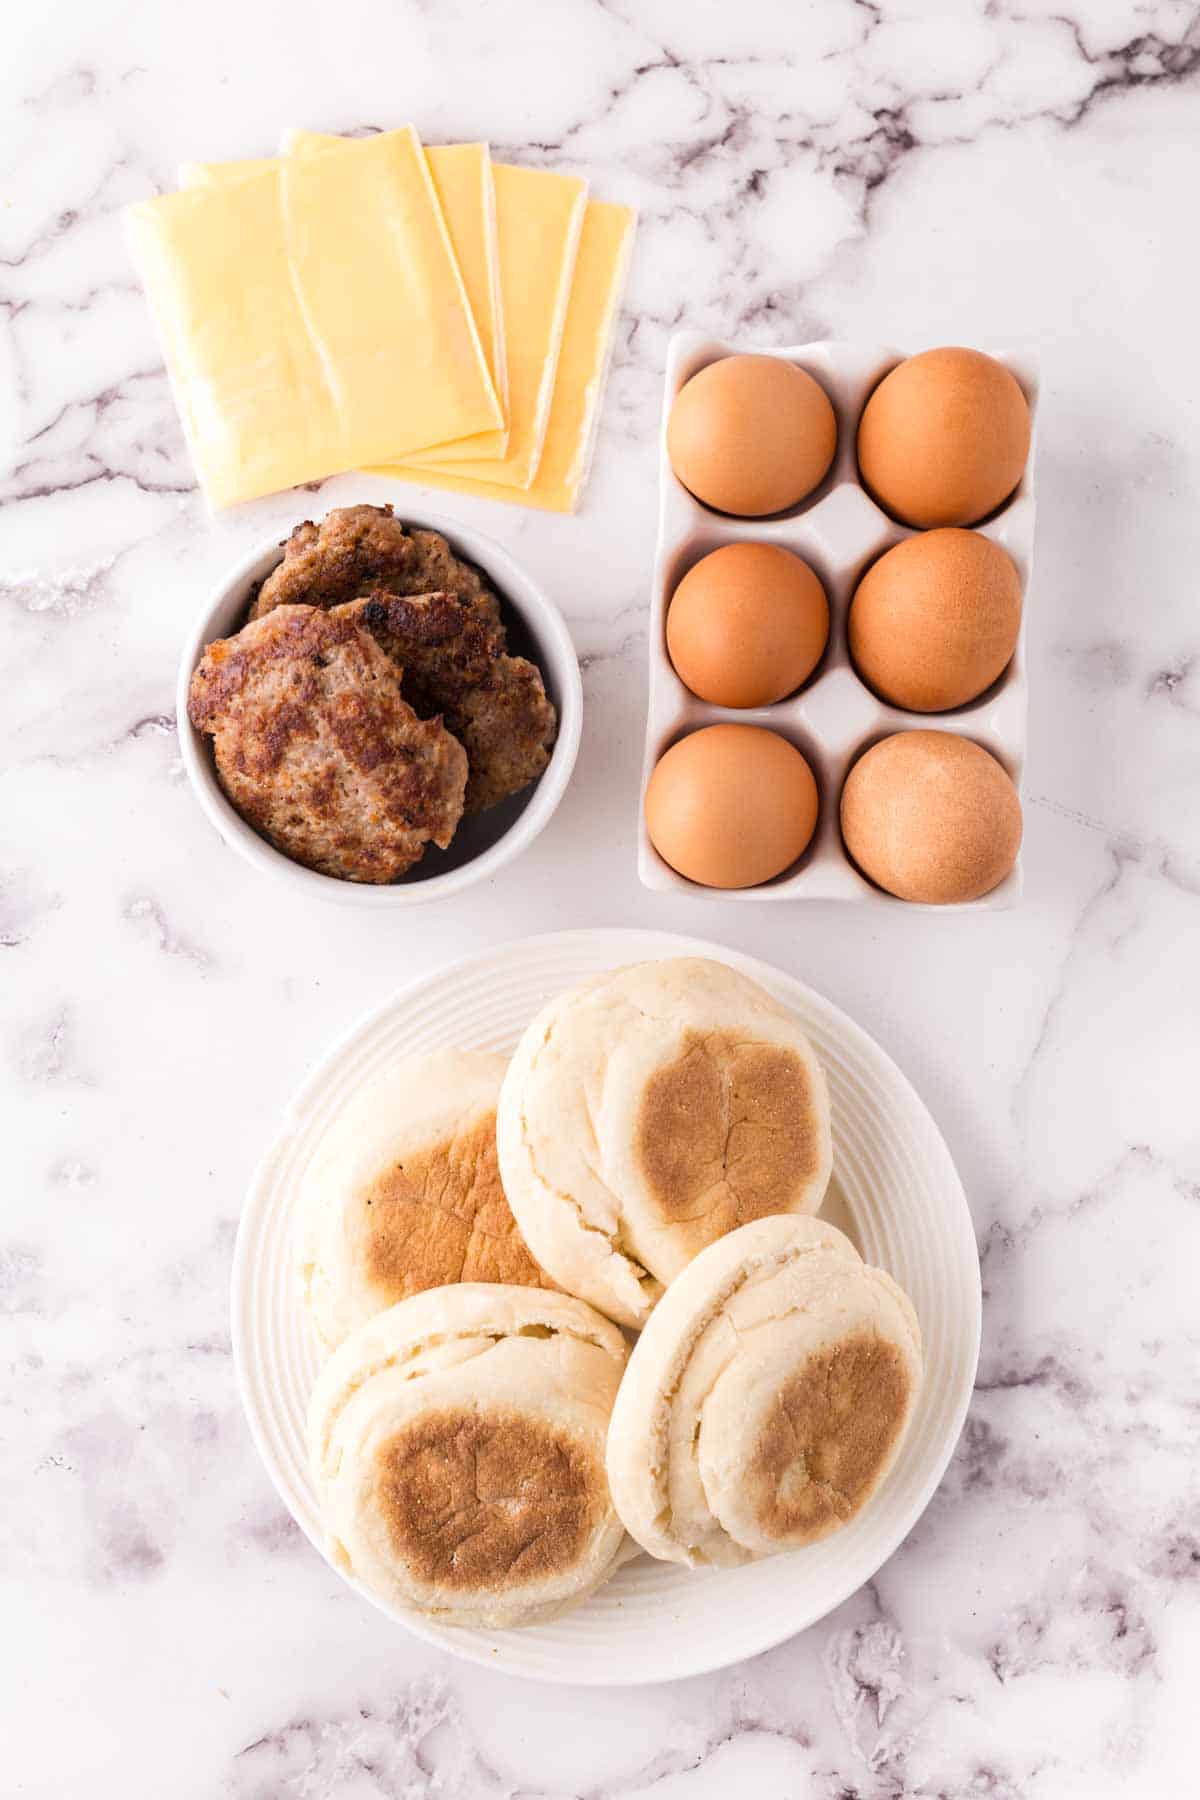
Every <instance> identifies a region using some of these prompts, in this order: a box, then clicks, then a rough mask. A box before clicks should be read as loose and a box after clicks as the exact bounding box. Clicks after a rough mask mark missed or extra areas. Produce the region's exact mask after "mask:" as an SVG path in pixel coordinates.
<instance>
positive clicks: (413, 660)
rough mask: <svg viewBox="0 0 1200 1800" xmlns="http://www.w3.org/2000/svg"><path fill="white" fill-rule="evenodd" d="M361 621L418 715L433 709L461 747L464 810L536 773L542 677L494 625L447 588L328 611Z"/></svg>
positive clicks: (542, 758)
mask: <svg viewBox="0 0 1200 1800" xmlns="http://www.w3.org/2000/svg"><path fill="white" fill-rule="evenodd" d="M336 613H337V615H339V616H340V615H344V616H345V617H347V618H351V619H354V620H355V621H357V623H358V624H359V625H362V626H364V627H365V628H366V629H367V630H368V631H369V632H370V633H371V636H372V637H373V638H374V639H375V640H376V642H377V643H379V644H380V645H381V646H382V648H383V649H384V650H385V651H386V652H387V654H388V655H389V656H390V657H391V658H392V660H393V662H395V663H396V664H398V665H399V667H400V668H401V669H402V670H403V671H404V693H405V698H406V699H407V700H409V701H410V703H411V704H412V706H413V707H414V709H415V710H416V712H417V713H418V714H419V715H420V717H421V718H432V717H433V716H434V715H435V714H438V713H440V714H441V715H442V717H443V718H444V720H445V722H446V726H447V728H448V729H449V730H450V731H452V732H453V733H454V735H455V737H456V738H457V739H458V740H459V742H460V743H461V744H462V746H463V748H464V750H465V751H466V753H467V764H468V767H469V769H470V773H469V775H468V776H467V792H466V799H465V802H464V810H465V811H466V812H468V813H477V812H482V811H483V810H484V808H485V807H488V806H494V805H495V804H496V802H497V801H498V800H503V799H504V798H505V797H506V796H507V795H509V794H514V793H516V792H517V790H518V789H519V788H523V787H525V786H527V785H528V783H529V782H531V781H533V780H534V779H535V777H536V776H538V775H540V774H541V772H542V770H543V769H544V768H545V767H546V764H547V763H548V762H549V760H550V751H551V748H552V746H553V744H554V734H555V731H556V729H557V725H558V719H557V715H556V714H555V711H554V707H553V706H552V704H551V702H550V701H549V700H548V699H547V697H546V690H545V688H544V687H543V685H542V677H541V675H540V673H539V672H538V670H537V669H536V668H535V667H534V665H533V664H532V663H531V662H527V661H526V660H525V658H524V657H523V656H509V655H508V654H507V652H506V650H505V640H504V627H503V626H502V625H501V624H499V622H498V621H497V620H495V619H493V617H492V615H491V613H490V612H489V611H488V609H487V607H486V606H485V605H483V604H481V603H480V602H479V601H471V600H468V599H464V598H462V597H460V596H458V595H456V594H417V595H399V594H388V593H382V592H380V593H376V594H371V595H369V596H367V597H366V598H364V599H361V600H352V601H351V602H350V603H349V604H348V605H346V606H339V607H338V608H337V609H336Z"/></svg>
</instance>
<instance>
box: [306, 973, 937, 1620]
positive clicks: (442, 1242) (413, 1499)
mask: <svg viewBox="0 0 1200 1800" xmlns="http://www.w3.org/2000/svg"><path fill="white" fill-rule="evenodd" d="M831 1168H832V1143H831V1134H830V1118H829V1098H828V1093H827V1088H826V1082H825V1076H824V1072H823V1070H822V1069H821V1066H820V1064H819V1062H818V1061H817V1058H816V1056H815V1054H814V1052H813V1049H812V1046H811V1044H810V1043H809V1041H808V1039H807V1037H806V1036H805V1034H804V1032H803V1031H802V1030H801V1028H800V1026H799V1024H798V1022H797V1021H796V1019H795V1018H794V1017H793V1016H792V1015H791V1014H790V1013H789V1012H788V1011H787V1010H786V1009H785V1008H784V1007H782V1006H781V1005H779V1004H778V1003H777V1002H776V1001H775V1000H774V999H772V998H771V996H770V995H768V994H767V993H765V992H764V991H763V990H762V989H761V988H760V987H759V986H758V985H757V984H756V983H755V982H753V981H751V980H749V979H748V978H747V977H746V976H745V975H743V974H741V973H739V972H738V971H737V970H735V969H732V968H730V967H728V966H726V965H725V964H724V963H719V962H711V961H705V960H701V959H694V958H684V959H674V960H662V961H656V962H648V963H639V964H635V965H633V966H632V967H628V968H624V969H618V970H616V971H613V972H609V973H606V974H604V975H602V976H599V977H597V978H596V979H594V980H591V981H589V982H586V983H584V984H583V985H582V986H580V987H577V988H573V989H572V990H570V991H569V992H567V993H564V994H560V995H558V996H557V997H556V998H554V999H552V1000H550V1001H549V1003H548V1004H547V1005H546V1006H545V1007H544V1008H543V1009H542V1011H541V1012H540V1013H538V1015H537V1017H536V1018H534V1020H533V1021H532V1023H531V1024H530V1025H529V1027H528V1029H527V1030H526V1032H525V1034H524V1036H523V1037H522V1038H521V1040H520V1043H519V1044H518V1045H517V1048H516V1050H515V1052H514V1053H513V1055H512V1057H511V1059H509V1058H508V1057H506V1056H500V1055H491V1054H486V1053H479V1052H466V1051H462V1052H459V1051H441V1052H438V1053H436V1054H433V1055H428V1056H423V1057H406V1058H404V1059H402V1060H398V1061H397V1062H395V1063H394V1064H393V1065H392V1066H391V1067H390V1068H388V1069H387V1070H386V1071H385V1072H384V1073H383V1074H381V1075H379V1076H378V1077H377V1078H375V1079H374V1080H373V1081H372V1082H371V1083H370V1084H368V1085H366V1086H365V1087H363V1088H361V1089H360V1090H359V1091H357V1092H356V1093H355V1094H354V1095H353V1097H352V1098H351V1099H350V1101H349V1102H348V1103H347V1104H346V1105H345V1107H344V1108H343V1110H342V1111H341V1113H340V1114H339V1115H338V1117H337V1118H336V1119H335V1120H334V1121H333V1123H332V1124H331V1125H330V1127H329V1128H328V1129H327V1130H326V1132H325V1134H324V1136H323V1138H322V1139H321V1141H320V1143H319V1145H318V1147H317V1149H316V1151H315V1153H314V1155H313V1157H312V1159H311V1161H310V1162H309V1164H308V1166H307V1167H306V1169H305V1172H304V1176H303V1191H302V1193H301V1195H300V1206H299V1212H298V1221H299V1222H298V1227H297V1234H298V1237H297V1246H296V1250H297V1266H298V1275H299V1280H300V1283H301V1289H302V1293H303V1297H304V1302H305V1305H306V1308H307V1311H308V1314H309V1317H310V1319H311V1321H312V1325H313V1328H314V1331H315V1333H316V1335H317V1337H318V1339H319V1340H320V1343H321V1345H322V1347H323V1349H324V1350H325V1351H326V1352H327V1360H326V1361H325V1363H324V1365H323V1367H322V1369H321V1371H320V1373H319V1374H318V1377H317V1380H316V1383H315V1385H314V1388H313V1393H312V1397H311V1402H310V1407H309V1418H308V1433H309V1450H310V1455H311V1459H312V1468H313V1474H314V1479H315V1482H316V1486H317V1491H318V1495H319V1499H320V1505H321V1509H322V1513H323V1517H324V1520H325V1525H326V1529H327V1532H328V1540H329V1549H330V1554H331V1556H332V1558H333V1560H334V1561H335V1563H336V1564H337V1565H338V1566H339V1567H340V1568H342V1569H343V1570H344V1571H345V1572H346V1573H347V1574H349V1575H351V1576H353V1577H354V1578H355V1579H356V1580H358V1581H359V1582H361V1583H362V1584H363V1585H364V1586H366V1587H367V1588H369V1589H371V1590H372V1591H373V1592H374V1593H375V1594H377V1595H378V1596H379V1597H380V1598H381V1599H383V1600H384V1601H386V1602H387V1603H388V1604H390V1605H392V1606H394V1607H398V1608H400V1609H402V1610H407V1611H409V1612H417V1613H422V1614H425V1615H427V1616H433V1617H436V1618H438V1619H439V1620H441V1621H442V1622H444V1623H449V1624H457V1625H464V1626H485V1627H489V1628H496V1627H501V1626H511V1625H518V1624H525V1623H529V1622H531V1621H534V1620H539V1619H545V1618H548V1617H551V1616H553V1615H555V1614H557V1613H559V1612H561V1611H562V1610H564V1609H565V1608H567V1607H568V1606H571V1605H573V1604H575V1603H577V1602H578V1601H580V1600H582V1599H584V1598H586V1596H587V1595H589V1594H591V1593H593V1592H594V1591H595V1590H596V1588H598V1587H599V1586H600V1585H601V1584H602V1583H603V1582H604V1581H605V1580H606V1579H607V1578H608V1577H609V1576H610V1575H611V1574H612V1573H613V1572H614V1570H615V1569H616V1567H617V1566H618V1564H619V1563H620V1561H622V1560H623V1557H624V1556H625V1555H627V1554H628V1553H629V1550H630V1546H629V1545H628V1542H627V1534H628V1538H629V1539H632V1540H633V1544H634V1546H636V1547H638V1548H640V1549H641V1550H644V1551H647V1552H648V1553H649V1554H650V1555H651V1556H655V1557H660V1558H663V1559H665V1560H666V1561H669V1562H675V1563H682V1564H685V1565H687V1566H688V1567H691V1568H704V1567H712V1566H729V1565H733V1564H738V1563H743V1562H746V1561H749V1560H751V1559H753V1558H756V1557H762V1556H769V1555H771V1554H773V1553H774V1552H776V1551H780V1550H785V1549H791V1548H794V1547H797V1546H800V1545H804V1544H810V1543H813V1542H814V1541H816V1540H817V1539H819V1538H822V1537H825V1536H827V1535H828V1534H829V1533H830V1532H833V1531H836V1530H837V1529H839V1527H841V1526H843V1525H845V1524H846V1523H847V1521H848V1520H850V1519H852V1518H853V1517H854V1516H855V1515H856V1514H857V1513H858V1512H859V1511H860V1510H861V1508H862V1507H863V1506H864V1505H865V1504H866V1502H867V1501H868V1499H869V1498H870V1496H871V1495H872V1494H873V1493H874V1492H875V1490H876V1489H877V1488H878V1486H879V1484H880V1483H881V1482H882V1481H883V1479H884V1477H885V1476H886V1474H887V1472H888V1470H889V1469H890V1467H891V1466H892V1464H893V1462H894V1461H895V1458H896V1455H897V1453H898V1451H899V1447H900V1444H901V1441H902V1439H903V1437H904V1433H905V1431H906V1429H907V1427H908V1424H909V1421H910V1419H911V1416H912V1413H913V1410H914V1407H915V1404H916V1399H917V1395H918V1391H919V1388H920V1384H921V1378H922V1356H921V1333H920V1327H919V1325H918V1323H917V1318H916V1314H915V1312H914V1310H913V1307H912V1305H911V1303H910V1302H909V1300H908V1298H907V1297H906V1295H905V1294H904V1293H902V1292H901V1290H900V1289H899V1288H898V1287H897V1285H896V1283H895V1282H894V1281H893V1280H892V1279H891V1278H890V1277H889V1276H888V1275H887V1274H885V1273H884V1272H883V1271H882V1270H880V1269H873V1268H869V1267H868V1266H867V1265H866V1264H865V1263H864V1262H863V1261H862V1258H861V1257H860V1256H859V1254H858V1251H857V1250H856V1249H855V1248H854V1246H853V1245H852V1244H851V1242H850V1240H849V1239H848V1238H847V1237H846V1236H845V1235H844V1234H843V1233H842V1232H840V1231H838V1230H836V1229H835V1228H834V1227H833V1226H832V1225H829V1224H826V1223H824V1222H822V1221H820V1220H818V1219H817V1218H815V1217H814V1216H813V1215H814V1214H815V1213H816V1212H817V1210H818V1208H819V1207H820V1205H821V1202H822V1200H823V1198H824V1196H825V1192H826V1187H827V1185H828V1182H829V1178H830V1174H831Z"/></svg>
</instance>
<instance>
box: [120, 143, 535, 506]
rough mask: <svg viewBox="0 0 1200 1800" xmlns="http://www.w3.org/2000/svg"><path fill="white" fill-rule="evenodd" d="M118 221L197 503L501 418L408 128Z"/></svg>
mask: <svg viewBox="0 0 1200 1800" xmlns="http://www.w3.org/2000/svg"><path fill="white" fill-rule="evenodd" d="M130 231H131V237H132V243H133V248H134V253H135V256H136V258H137V260H138V262H139V264H140V267H141V269H142V272H143V277H144V280H145V284H146V288H147V292H148V294H149V296H150V300H151V305H152V307H153V309H154V312H155V314H156V316H157V318H158V321H159V327H160V332H161V335H162V339H163V345H164V350H165V352H166V357H167V362H168V368H169V372H170V375H171V380H172V384H173V387H174V389H175V393H176V398H177V401H178V404H179V410H180V413H181V416H182V417H183V420H184V425H185V430H186V432H187V435H188V440H189V444H190V446H191V450H192V455H193V458H194V460H195V463H196V468H197V473H198V475H199V477H200V480H201V482H202V484H203V486H204V490H205V493H206V494H207V496H208V498H209V500H210V502H211V503H212V505H214V506H228V505H231V504H233V503H234V502H235V501H238V500H247V499H252V498H254V497H255V496H257V495H260V494H265V493H271V492H274V491H276V490H278V489H280V488H283V487H289V486H294V485H296V484H298V483H302V482H306V481H316V480H320V479H322V478H323V477H325V476H326V475H330V474H334V473H336V472H338V471H340V470H344V469H349V468H353V467H355V466H361V465H362V464H363V463H364V462H374V461H378V460H379V459H380V458H381V457H386V456H389V455H393V454H395V452H396V450H397V449H398V448H399V447H400V446H404V448H405V449H406V450H407V451H409V452H412V451H417V450H421V449H424V448H425V447H426V446H428V445H430V444H438V443H444V442H446V441H447V440H450V439H458V438H465V437H468V436H470V435H472V434H473V433H475V432H478V431H481V430H491V429H496V428H498V427H499V426H500V424H501V423H502V415H501V412H500V407H499V402H498V400H497V396H496V392H495V388H494V386H493V383H492V379H491V375H490V373H489V371H488V367H487V364H486V362H485V360H484V356H483V351H482V347H481V345H480V341H479V337H478V333H477V331H476V329H475V323H474V319H473V316H472V313H471V309H470V307H469V305H468V303H467V297H466V293H465V290H464V289H463V285H462V278H461V276H460V274H459V271H458V265H457V263H456V261H455V258H454V254H453V250H452V248H451V245H450V240H449V237H448V235H447V232H446V227H445V223H444V221H443V218H442V214H441V209H440V207H439V205H438V201H437V196H436V193H435V191H434V188H433V183H432V180H431V177H430V174H429V169H428V166H427V164H426V162H425V157H424V154H423V152H422V149H421V145H420V142H419V140H418V139H417V136H416V133H415V132H412V131H407V132H393V133H388V134H387V137H386V140H385V139H382V138H380V139H366V140H364V141H363V142H362V143H353V144H347V145H346V146H345V147H344V148H341V149H338V150H337V151H336V152H330V153H329V154H328V155H323V156H320V157H293V158H285V159H284V160H283V161H282V162H281V163H280V164H279V165H278V166H271V167H268V168H265V169H260V170H258V171H256V172H252V173H250V174H247V175H244V176H242V177H241V178H239V179H238V180H237V181H234V182H231V183H222V184H221V185H219V186H202V187H197V188H195V189H193V190H190V191H187V192H184V193H180V194H168V195H164V196H162V197H161V198H160V199H157V200H151V201H146V202H143V203H142V204H141V205H139V206H135V207H132V208H131V209H130Z"/></svg>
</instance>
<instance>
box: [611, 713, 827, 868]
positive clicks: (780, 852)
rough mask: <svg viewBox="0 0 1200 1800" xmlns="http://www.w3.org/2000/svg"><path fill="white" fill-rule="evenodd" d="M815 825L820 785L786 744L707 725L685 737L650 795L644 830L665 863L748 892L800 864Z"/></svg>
mask: <svg viewBox="0 0 1200 1800" xmlns="http://www.w3.org/2000/svg"><path fill="white" fill-rule="evenodd" d="M816 823H817V784H816V782H815V781H814V780H813V777H812V770H811V769H810V768H809V766H808V764H807V763H806V762H805V760H804V758H803V757H802V756H801V754H800V752H799V751H798V750H797V749H796V748H795V747H794V746H793V745H792V744H789V743H788V741H787V739H786V738H782V737H780V736H779V734H778V733H777V732H774V731H764V730H762V729H761V728H760V727H758V726H754V725H709V726H706V727H705V729H704V730H703V731H693V732H692V733H691V735H690V736H689V737H685V738H680V739H679V741H678V742H677V743H674V744H672V745H671V748H670V749H669V750H668V751H667V752H666V754H665V755H664V756H663V757H662V758H661V759H660V760H659V763H658V766H657V768H656V769H655V771H654V773H653V775H652V776H651V777H650V784H649V786H648V787H647V789H646V829H647V831H648V832H649V833H650V842H651V843H652V844H653V845H654V848H655V849H656V850H657V851H658V854H659V855H660V856H661V857H662V859H663V861H664V862H667V863H670V865H671V867H672V868H673V869H676V870H678V872H679V874H681V875H686V876H687V878H688V880H689V881H698V882H700V883H701V885H702V886H704V887H715V888H746V887H755V886H757V884H758V883H759V882H760V881H770V879H771V877H772V876H773V875H778V874H780V873H781V872H782V871H783V870H784V869H786V868H787V867H788V865H789V863H793V862H795V860H796V858H797V857H798V856H799V855H800V853H801V851H802V850H803V849H804V848H805V846H806V845H807V843H808V841H809V839H810V838H811V837H812V834H813V830H814V828H815V826H816Z"/></svg>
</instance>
